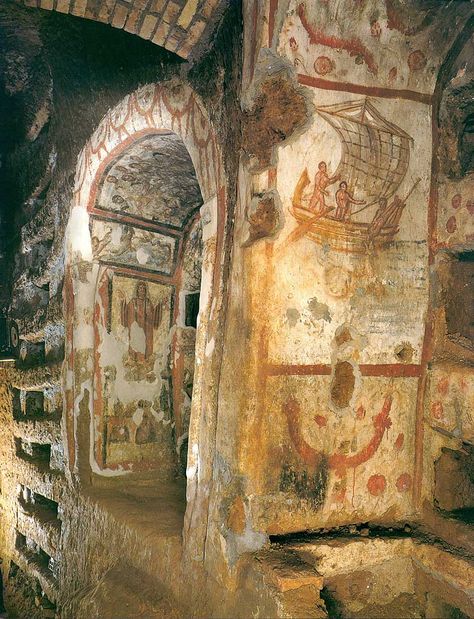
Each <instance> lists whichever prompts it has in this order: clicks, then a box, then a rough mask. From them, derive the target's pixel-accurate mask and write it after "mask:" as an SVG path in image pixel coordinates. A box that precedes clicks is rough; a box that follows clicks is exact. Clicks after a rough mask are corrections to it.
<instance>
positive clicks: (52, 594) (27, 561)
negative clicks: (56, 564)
mask: <svg viewBox="0 0 474 619" xmlns="http://www.w3.org/2000/svg"><path fill="white" fill-rule="evenodd" d="M12 558H13V560H14V561H15V563H17V565H18V566H19V567H20V568H21V569H22V570H23V571H24V572H26V573H27V574H29V575H30V576H33V577H34V578H37V579H38V580H39V583H40V585H41V588H42V589H43V591H44V592H45V593H46V595H47V596H48V598H49V599H50V600H51V602H56V601H57V599H58V584H57V581H56V579H55V578H54V576H53V575H52V574H51V573H50V571H49V570H48V569H47V568H45V567H44V566H43V565H41V563H39V562H38V560H37V558H36V557H35V556H34V554H33V553H29V552H24V551H21V550H15V552H14V553H13V557H12Z"/></svg>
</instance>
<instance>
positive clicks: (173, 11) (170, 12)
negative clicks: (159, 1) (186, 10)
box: [163, 2, 181, 24]
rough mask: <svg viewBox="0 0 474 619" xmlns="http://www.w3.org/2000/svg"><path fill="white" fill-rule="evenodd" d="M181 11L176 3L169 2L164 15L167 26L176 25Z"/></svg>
mask: <svg viewBox="0 0 474 619" xmlns="http://www.w3.org/2000/svg"><path fill="white" fill-rule="evenodd" d="M180 11H181V7H180V6H179V4H176V2H168V4H167V5H166V9H165V11H164V13H163V20H164V21H165V22H166V23H167V24H174V23H175V22H176V20H177V18H178V15H179V13H180Z"/></svg>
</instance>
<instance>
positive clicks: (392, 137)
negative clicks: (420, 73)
mask: <svg viewBox="0 0 474 619" xmlns="http://www.w3.org/2000/svg"><path fill="white" fill-rule="evenodd" d="M316 109H317V112H318V114H319V115H320V116H322V117H323V118H324V119H325V120H326V121H327V122H328V123H329V124H330V125H331V126H332V127H333V128H334V129H335V131H336V132H337V134H338V135H339V138H340V140H341V150H342V153H341V159H340V162H339V165H338V167H337V170H336V172H335V174H334V176H333V177H332V178H331V179H329V177H328V175H326V177H325V178H326V180H327V181H328V182H327V185H328V184H332V183H333V182H335V180H340V181H343V182H342V183H340V186H341V187H342V185H343V183H345V186H346V187H349V188H350V190H351V192H352V194H353V195H354V196H357V198H358V200H355V199H353V198H352V195H351V194H349V193H346V194H345V195H346V196H349V198H350V202H351V203H352V205H354V204H364V206H363V207H362V208H359V209H358V210H355V211H354V210H353V212H352V213H350V210H352V209H351V208H348V209H346V210H347V214H346V215H345V216H344V214H342V216H341V210H340V208H339V207H338V208H336V206H332V205H326V203H325V199H324V195H327V191H325V187H326V185H324V178H323V182H322V185H321V190H320V195H319V197H317V198H316V199H315V198H314V196H315V194H316V193H317V191H318V190H315V192H314V193H313V198H312V201H313V202H314V203H317V202H319V204H317V206H318V207H319V208H317V209H316V208H315V206H316V204H313V207H312V208H311V207H310V199H309V197H307V196H306V195H305V194H306V193H307V188H308V186H309V185H310V179H309V176H308V171H307V170H306V169H305V170H304V172H303V173H302V174H301V176H300V179H299V181H298V184H297V186H296V188H295V192H294V194H293V200H292V208H291V212H292V214H293V216H294V217H295V219H296V220H297V221H298V223H299V224H300V225H299V226H298V227H297V228H296V230H295V231H294V232H293V233H292V235H290V236H292V237H293V238H292V240H296V239H297V238H300V237H301V236H303V235H306V236H308V237H309V238H311V239H312V240H314V241H316V242H317V243H319V244H328V245H330V246H331V247H332V248H334V249H336V250H339V251H345V252H355V253H365V252H366V251H367V250H368V249H373V248H375V249H376V248H383V247H386V246H387V245H388V244H390V243H391V242H392V241H393V239H394V238H395V236H396V234H397V232H398V230H399V221H400V217H401V214H402V211H403V209H404V206H405V203H406V200H407V199H408V197H409V195H410V194H411V193H412V191H413V189H414V188H415V186H416V184H417V183H418V181H417V183H415V186H414V187H413V188H412V189H411V191H410V193H409V194H408V195H407V196H406V197H405V198H404V199H401V198H399V197H398V196H395V192H396V191H397V189H398V187H399V186H400V184H401V183H402V181H403V179H404V177H405V174H406V172H407V169H408V165H409V160H410V143H412V142H413V140H412V138H411V137H410V136H409V135H408V134H407V133H405V131H403V130H402V129H400V127H398V126H396V125H395V124H393V123H390V122H389V121H387V120H386V119H385V118H383V116H382V115H381V114H380V113H379V112H378V111H377V109H376V108H375V106H374V105H373V103H372V102H371V101H370V100H369V99H361V100H357V101H350V102H346V103H341V104H336V105H328V106H324V107H318V108H316ZM321 166H324V168H323V169H324V170H325V162H321V164H320V169H321ZM321 173H323V172H321ZM324 173H325V172H324ZM316 178H318V176H317V177H316ZM320 178H321V177H320ZM392 198H393V200H392V201H391V202H390V199H392ZM347 200H348V198H347V197H346V203H347ZM369 207H373V209H372V211H374V210H375V211H376V212H375V215H372V218H371V220H370V221H367V217H366V216H364V217H360V216H359V217H357V218H354V216H355V215H357V214H358V213H362V212H363V211H365V212H366V214H367V209H369ZM369 214H370V211H369Z"/></svg>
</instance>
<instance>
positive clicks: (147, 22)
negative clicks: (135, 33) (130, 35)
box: [140, 15, 158, 39]
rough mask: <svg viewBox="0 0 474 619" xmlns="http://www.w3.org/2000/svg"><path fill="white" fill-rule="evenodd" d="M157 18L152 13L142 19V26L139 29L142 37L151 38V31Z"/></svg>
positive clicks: (153, 29)
mask: <svg viewBox="0 0 474 619" xmlns="http://www.w3.org/2000/svg"><path fill="white" fill-rule="evenodd" d="M157 23H158V18H157V17H155V16H154V15H147V16H146V17H145V19H144V20H143V24H142V27H141V29H140V36H141V37H142V38H143V39H151V37H152V35H153V32H154V31H155V28H156V25H157Z"/></svg>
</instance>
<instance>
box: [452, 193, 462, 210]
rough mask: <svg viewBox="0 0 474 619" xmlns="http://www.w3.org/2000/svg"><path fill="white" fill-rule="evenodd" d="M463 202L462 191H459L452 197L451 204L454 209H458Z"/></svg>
mask: <svg viewBox="0 0 474 619" xmlns="http://www.w3.org/2000/svg"><path fill="white" fill-rule="evenodd" d="M461 203H462V196H461V194H460V193H457V194H456V195H454V196H453V197H452V200H451V206H452V207H453V208H454V209H458V208H459V207H460V206H461Z"/></svg>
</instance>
